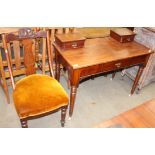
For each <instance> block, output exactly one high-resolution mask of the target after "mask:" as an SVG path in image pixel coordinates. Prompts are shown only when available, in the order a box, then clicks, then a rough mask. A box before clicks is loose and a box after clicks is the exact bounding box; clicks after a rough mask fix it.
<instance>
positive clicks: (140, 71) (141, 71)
mask: <svg viewBox="0 0 155 155" xmlns="http://www.w3.org/2000/svg"><path fill="white" fill-rule="evenodd" d="M143 70H144V66H140V67H139V70H138V72H137V75H136V78H135V80H134V83H133V86H132V89H131V95H132V94H133V93H134V91H135V89H136V87H137V84H138V81H139V79H140V77H141V75H142V73H143Z"/></svg>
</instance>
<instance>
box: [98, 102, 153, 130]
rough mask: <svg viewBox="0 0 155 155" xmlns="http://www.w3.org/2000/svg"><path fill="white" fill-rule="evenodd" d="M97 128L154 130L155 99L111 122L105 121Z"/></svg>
mask: <svg viewBox="0 0 155 155" xmlns="http://www.w3.org/2000/svg"><path fill="white" fill-rule="evenodd" d="M95 127H96V128H117V127H123V128H154V127H155V99H152V100H151V101H148V102H145V103H143V104H142V105H140V106H138V107H136V108H133V109H131V110H129V111H127V112H124V113H122V114H120V115H118V116H116V117H114V118H112V119H110V120H107V121H104V122H103V123H100V124H99V125H97V126H95Z"/></svg>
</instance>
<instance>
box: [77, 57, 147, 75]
mask: <svg viewBox="0 0 155 155" xmlns="http://www.w3.org/2000/svg"><path fill="white" fill-rule="evenodd" d="M145 61H146V56H145V55H144V56H139V57H135V58H128V59H123V60H117V61H113V62H108V63H104V64H99V65H94V66H89V67H85V68H82V69H81V70H80V76H81V77H84V76H89V75H93V74H98V73H104V72H109V71H113V70H118V69H122V68H128V67H130V66H134V65H138V64H142V63H145Z"/></svg>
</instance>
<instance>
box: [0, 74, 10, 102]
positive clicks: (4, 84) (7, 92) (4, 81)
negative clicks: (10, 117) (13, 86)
mask: <svg viewBox="0 0 155 155" xmlns="http://www.w3.org/2000/svg"><path fill="white" fill-rule="evenodd" d="M2 81H3V84H2V83H1V82H0V85H1V86H2V88H3V91H4V93H5V95H6V99H7V103H8V104H9V103H10V96H9V90H8V85H7V81H6V79H5V78H4V77H2Z"/></svg>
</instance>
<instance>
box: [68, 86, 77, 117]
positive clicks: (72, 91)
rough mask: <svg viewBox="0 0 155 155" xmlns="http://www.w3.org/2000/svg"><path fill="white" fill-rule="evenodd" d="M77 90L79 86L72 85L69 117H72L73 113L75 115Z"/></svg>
mask: <svg viewBox="0 0 155 155" xmlns="http://www.w3.org/2000/svg"><path fill="white" fill-rule="evenodd" d="M76 92H77V87H76V86H71V92H70V107H69V117H72V115H73V109H74V103H75V98H76Z"/></svg>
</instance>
